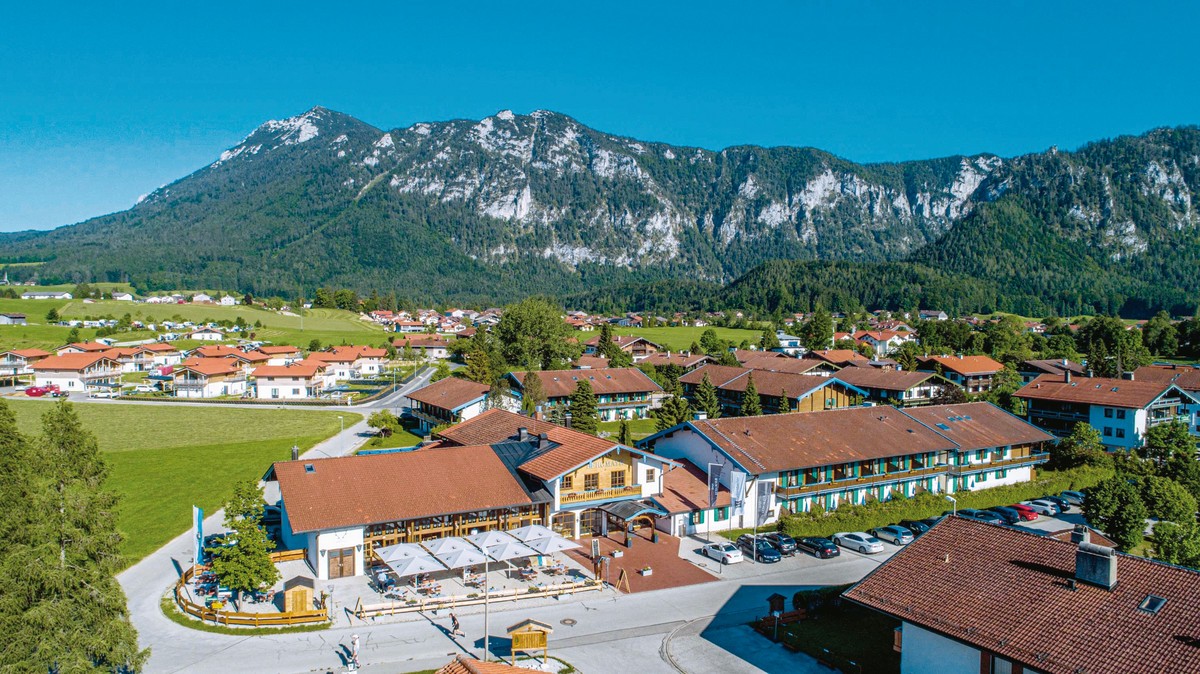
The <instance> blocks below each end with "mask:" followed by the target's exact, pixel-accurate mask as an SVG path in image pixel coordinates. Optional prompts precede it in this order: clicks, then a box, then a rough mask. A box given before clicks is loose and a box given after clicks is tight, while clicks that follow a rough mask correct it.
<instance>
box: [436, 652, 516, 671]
mask: <svg viewBox="0 0 1200 674" xmlns="http://www.w3.org/2000/svg"><path fill="white" fill-rule="evenodd" d="M437 674H529V670H528V669H526V668H524V667H514V666H512V665H506V664H504V663H503V662H484V661H482V660H475V659H474V658H469V657H467V656H465V655H456V656H455V657H454V660H452V661H450V662H449V663H447V664H446V665H445V666H443V667H442V668H441V669H439V670H437Z"/></svg>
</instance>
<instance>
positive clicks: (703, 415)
mask: <svg viewBox="0 0 1200 674" xmlns="http://www.w3.org/2000/svg"><path fill="white" fill-rule="evenodd" d="M692 418H693V419H695V420H696V421H704V420H705V419H707V418H708V412H705V411H704V410H696V412H695V414H693V415H692Z"/></svg>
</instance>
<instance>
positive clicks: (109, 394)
mask: <svg viewBox="0 0 1200 674" xmlns="http://www.w3.org/2000/svg"><path fill="white" fill-rule="evenodd" d="M119 395H121V394H120V393H117V392H116V391H109V390H103V391H92V392H91V393H89V394H88V396H89V397H92V398H116V397H117V396H119Z"/></svg>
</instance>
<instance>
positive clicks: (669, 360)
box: [640, 351, 715, 372]
mask: <svg viewBox="0 0 1200 674" xmlns="http://www.w3.org/2000/svg"><path fill="white" fill-rule="evenodd" d="M712 362H715V361H713V359H712V357H710V356H706V355H704V354H702V353H699V354H694V353H687V352H681V351H676V352H671V351H660V352H658V353H652V354H650V355H649V356H646V357H645V358H643V359H642V360H641V362H640V364H642V365H653V366H654V367H665V366H667V365H674V366H676V367H680V368H683V371H684V372H691V371H692V370H695V369H696V368H698V367H700V366H702V365H707V364H708V363H712Z"/></svg>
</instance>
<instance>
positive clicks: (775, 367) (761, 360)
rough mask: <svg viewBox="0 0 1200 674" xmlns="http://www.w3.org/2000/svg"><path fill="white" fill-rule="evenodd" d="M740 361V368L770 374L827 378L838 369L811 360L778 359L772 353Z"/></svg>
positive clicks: (760, 353) (822, 362)
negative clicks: (763, 371)
mask: <svg viewBox="0 0 1200 674" xmlns="http://www.w3.org/2000/svg"><path fill="white" fill-rule="evenodd" d="M758 353H759V355H758V356H757V357H753V358H747V359H746V360H744V361H742V367H746V368H750V369H751V370H767V371H770V372H791V373H793V374H810V375H818V376H821V377H827V376H829V375H831V374H833V373H835V372H837V371H838V370H839V369H841V368H839V367H838V366H836V365H832V364H830V363H826V362H824V361H821V360H816V359H813V358H779V357H777V356H776V355H775V354H774V353H762V352H758Z"/></svg>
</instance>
